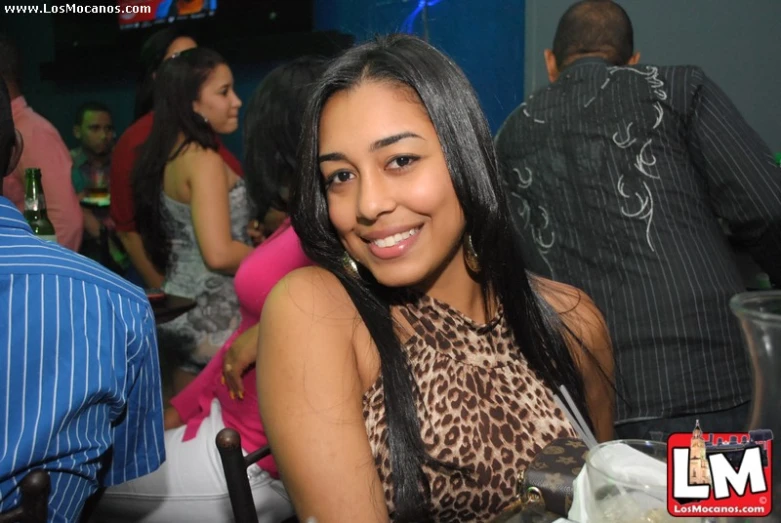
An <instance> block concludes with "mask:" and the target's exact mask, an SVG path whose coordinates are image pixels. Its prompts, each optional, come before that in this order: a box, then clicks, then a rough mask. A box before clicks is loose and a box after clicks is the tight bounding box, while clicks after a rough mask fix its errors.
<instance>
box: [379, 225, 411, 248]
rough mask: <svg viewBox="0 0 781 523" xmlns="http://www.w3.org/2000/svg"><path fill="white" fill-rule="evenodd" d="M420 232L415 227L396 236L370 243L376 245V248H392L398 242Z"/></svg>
mask: <svg viewBox="0 0 781 523" xmlns="http://www.w3.org/2000/svg"><path fill="white" fill-rule="evenodd" d="M419 230H420V228H419V227H416V228H414V229H410V230H408V231H407V232H400V233H398V234H394V235H393V236H388V237H387V238H381V239H379V240H374V241H373V242H372V243H373V244H374V245H376V246H377V247H382V248H386V247H393V246H394V245H396V244H397V243H399V242H402V241H404V240H406V239H407V238H409V237H410V236H415V235H416V234H417V233H418V231H419Z"/></svg>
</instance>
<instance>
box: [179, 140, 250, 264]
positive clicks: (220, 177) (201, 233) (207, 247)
mask: <svg viewBox="0 0 781 523" xmlns="http://www.w3.org/2000/svg"><path fill="white" fill-rule="evenodd" d="M182 161H183V162H186V163H185V164H184V165H183V166H182V168H184V169H187V170H188V174H189V175H188V180H189V182H190V183H189V185H190V210H191V212H192V217H193V228H194V229H195V238H196V239H197V240H198V247H199V248H200V249H201V255H202V256H203V261H204V263H205V264H206V266H207V267H208V268H209V269H210V270H212V271H217V272H223V273H226V274H234V273H235V272H236V270H237V269H238V268H239V265H240V264H241V262H242V260H244V258H246V257H247V255H248V254H249V253H250V252H252V247H250V246H249V245H246V244H244V243H242V242H240V241H236V240H234V239H233V236H232V235H231V209H230V200H229V197H228V191H229V187H228V177H227V176H225V164H224V163H223V161H222V158H220V156H219V155H218V154H217V153H216V152H214V151H195V152H191V153H188V154H185V155H183V157H182Z"/></svg>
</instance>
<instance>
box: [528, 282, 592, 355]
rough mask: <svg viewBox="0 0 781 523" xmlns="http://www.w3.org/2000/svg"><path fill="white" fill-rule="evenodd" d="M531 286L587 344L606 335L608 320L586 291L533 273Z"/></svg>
mask: <svg viewBox="0 0 781 523" xmlns="http://www.w3.org/2000/svg"><path fill="white" fill-rule="evenodd" d="M530 280H531V285H532V288H533V289H534V290H535V291H536V292H537V295H538V296H539V297H540V298H542V299H543V300H544V301H545V302H546V303H548V304H549V305H550V306H551V308H552V309H553V310H554V311H556V312H557V313H558V315H559V317H560V318H561V321H562V322H563V323H564V324H565V325H566V326H567V327H568V328H569V329H570V330H571V331H573V332H575V333H576V335H577V336H578V337H581V339H583V341H585V342H586V344H587V345H589V346H592V344H591V343H589V341H590V340H594V341H596V339H598V340H602V339H603V338H604V336H605V334H606V329H607V327H606V325H605V319H604V317H603V316H602V312H601V311H600V310H599V307H597V305H596V303H594V301H593V300H592V299H591V297H590V296H589V295H588V294H586V293H585V292H584V291H583V290H581V289H578V288H577V287H573V286H572V285H568V284H566V283H562V282H557V281H553V280H549V279H547V278H543V277H542V276H537V275H530Z"/></svg>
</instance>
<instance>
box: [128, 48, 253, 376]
mask: <svg viewBox="0 0 781 523" xmlns="http://www.w3.org/2000/svg"><path fill="white" fill-rule="evenodd" d="M240 106H241V101H240V100H239V98H238V97H237V96H236V93H234V91H233V76H232V75H231V71H230V69H229V68H228V66H227V65H226V64H225V61H224V60H223V59H222V57H220V56H219V55H218V54H217V53H215V52H214V51H211V50H209V49H205V48H202V47H201V48H196V49H190V50H187V51H184V52H182V53H180V54H179V55H176V56H174V57H173V58H171V59H170V60H168V61H167V62H166V63H164V64H163V65H162V66H161V68H160V70H159V72H158V77H157V81H156V82H155V108H154V111H155V119H154V124H153V127H152V132H151V133H150V135H149V139H148V140H147V142H146V143H144V145H143V146H142V147H141V148H140V150H139V156H138V160H137V162H136V164H135V166H134V168H133V193H134V200H135V205H136V220H137V223H138V230H139V232H140V234H141V237H142V238H143V241H144V248H145V249H146V251H147V252H148V254H149V257H150V259H151V260H152V262H153V263H154V264H155V266H157V268H158V269H159V270H160V271H161V272H163V273H164V274H165V276H166V279H165V283H164V285H163V290H164V291H165V292H166V293H171V294H177V295H180V296H186V297H189V298H193V299H195V300H196V302H197V306H196V307H195V308H194V309H193V310H192V311H190V312H189V313H188V314H185V315H183V316H180V317H179V318H177V319H176V320H174V321H172V322H170V323H166V324H164V325H161V326H160V329H159V335H160V346H161V347H162V348H163V349H164V350H172V351H174V352H175V353H176V355H177V356H178V357H179V360H180V365H179V368H178V369H177V370H176V371H175V373H174V388H175V389H176V390H179V389H181V388H182V387H183V386H184V385H186V383H187V382H189V381H190V380H191V379H192V378H193V377H194V376H195V374H197V373H198V372H199V371H200V369H201V368H203V366H205V365H206V363H207V362H208V361H209V359H210V358H211V357H212V356H213V355H214V354H215V353H216V352H217V350H219V348H220V347H221V346H222V345H223V343H224V342H225V341H226V340H227V338H228V337H229V336H230V334H231V333H232V332H233V331H234V330H235V329H236V327H237V326H238V324H239V318H240V317H239V305H238V300H237V298H236V294H235V292H234V290H233V274H234V273H235V271H236V269H237V268H238V266H239V264H240V263H241V261H242V260H243V259H244V258H245V257H246V256H247V255H248V254H249V253H250V252H251V250H252V248H251V247H250V246H249V243H250V242H249V238H248V237H247V234H246V225H247V223H248V221H249V217H250V215H251V209H250V204H249V200H248V197H247V190H246V187H245V186H244V182H243V180H241V178H239V176H238V175H237V174H236V173H235V172H233V171H232V170H231V169H230V167H229V166H228V165H227V164H225V163H224V162H223V160H222V158H221V157H220V156H219V154H218V153H217V133H220V134H226V133H231V132H233V131H235V130H236V128H237V127H238V111H239V107H240Z"/></svg>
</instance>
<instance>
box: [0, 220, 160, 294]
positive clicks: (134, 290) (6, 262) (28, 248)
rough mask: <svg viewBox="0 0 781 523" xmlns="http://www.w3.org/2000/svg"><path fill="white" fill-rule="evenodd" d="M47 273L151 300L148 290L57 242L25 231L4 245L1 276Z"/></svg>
mask: <svg viewBox="0 0 781 523" xmlns="http://www.w3.org/2000/svg"><path fill="white" fill-rule="evenodd" d="M7 239H8V238H7ZM47 275H48V276H54V277H56V278H57V279H58V280H60V281H61V280H62V279H64V280H70V281H73V282H79V283H80V284H83V285H84V286H88V287H93V288H95V289H101V290H106V291H109V292H112V293H115V294H117V295H120V296H122V297H124V298H126V299H129V300H131V301H135V302H139V303H141V304H143V305H148V303H149V301H148V300H147V298H146V294H145V293H144V291H143V290H141V289H140V288H139V287H137V286H136V285H133V284H132V283H130V282H128V281H127V280H125V279H124V278H122V277H120V276H119V275H117V274H115V273H113V272H111V271H110V270H108V269H107V268H105V267H103V266H102V265H100V264H99V263H97V262H96V261H94V260H91V259H89V258H87V257H85V256H82V255H80V254H78V253H75V252H73V251H71V250H70V249H67V248H65V247H63V246H61V245H58V244H57V243H54V242H50V241H45V240H41V239H40V238H37V237H36V236H34V235H32V234H22V235H17V236H15V237H14V238H12V239H10V240H9V241H8V242H6V245H4V246H3V248H0V277H3V276H14V277H16V276H42V277H45V276H47Z"/></svg>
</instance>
